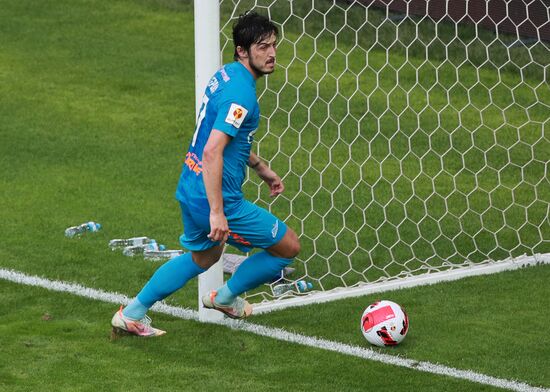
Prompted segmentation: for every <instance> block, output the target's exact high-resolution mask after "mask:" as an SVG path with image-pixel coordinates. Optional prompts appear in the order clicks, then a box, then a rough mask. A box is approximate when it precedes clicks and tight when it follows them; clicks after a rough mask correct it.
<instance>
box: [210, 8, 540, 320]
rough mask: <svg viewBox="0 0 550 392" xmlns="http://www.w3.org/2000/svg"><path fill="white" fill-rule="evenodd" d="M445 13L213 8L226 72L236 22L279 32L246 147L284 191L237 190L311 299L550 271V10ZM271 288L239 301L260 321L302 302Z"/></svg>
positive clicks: (249, 184) (258, 186) (252, 182)
mask: <svg viewBox="0 0 550 392" xmlns="http://www.w3.org/2000/svg"><path fill="white" fill-rule="evenodd" d="M452 3H453V2H450V3H449V5H447V2H446V1H437V0H436V1H430V2H426V1H416V0H412V1H397V0H396V1H390V0H386V1H332V0H331V1H329V0H307V1H306V0H304V1H289V0H257V1H254V0H222V1H221V3H220V16H221V23H220V29H221V38H220V39H221V50H222V61H223V62H224V63H226V62H229V61H232V56H233V46H232V45H233V44H232V39H231V28H232V26H233V23H234V21H235V19H236V18H237V17H238V16H239V14H242V13H243V12H245V11H246V10H249V9H254V10H256V11H258V12H259V13H263V14H265V15H268V16H269V17H270V18H271V19H272V20H274V21H275V22H276V23H277V25H278V26H279V29H280V36H279V44H278V53H277V63H278V67H277V70H276V71H275V73H273V74H272V75H269V76H267V77H264V78H262V79H260V80H258V96H259V101H260V108H261V112H262V117H261V123H260V128H259V132H258V133H257V136H256V143H255V145H254V147H253V148H254V151H256V152H257V153H258V155H259V156H261V157H262V158H263V159H264V160H266V161H267V162H268V163H269V165H270V166H271V167H272V168H273V169H274V170H275V171H276V172H277V173H278V174H279V175H280V176H281V177H282V178H283V181H284V183H285V187H286V191H285V193H284V194H282V195H280V196H278V197H277V198H275V199H271V198H270V197H269V195H268V190H267V187H265V185H262V183H261V181H260V180H259V179H258V178H255V176H253V175H250V176H249V177H248V179H247V181H246V184H245V192H246V196H247V198H248V199H249V200H251V201H254V202H256V203H258V204H259V205H261V206H263V207H265V208H267V209H268V210H270V211H272V212H273V213H274V214H275V215H277V216H278V217H280V218H281V219H282V220H284V221H285V222H286V223H287V224H288V225H289V226H290V227H292V228H293V229H294V230H295V231H296V232H297V233H298V235H299V237H300V240H301V244H302V250H301V253H300V255H299V257H298V258H297V259H296V260H295V263H294V265H293V267H294V268H295V269H296V270H295V271H294V272H293V273H292V274H291V275H289V276H288V277H287V278H288V279H290V280H299V279H304V280H306V281H309V282H312V283H313V285H314V291H313V292H312V294H309V295H310V296H313V297H315V296H317V297H319V295H325V296H327V295H328V297H331V296H332V297H334V296H333V295H332V294H333V293H335V292H336V293H341V295H342V296H345V295H346V294H345V293H347V292H353V291H354V290H355V291H357V289H361V288H364V287H374V286H375V285H377V284H381V283H386V282H393V281H399V282H408V281H411V280H415V279H416V280H419V281H422V279H423V278H424V277H425V276H432V275H438V276H439V274H450V276H452V275H453V273H454V272H456V271H466V270H471V269H475V267H477V266H487V265H491V266H492V265H494V264H499V263H508V264H510V263H511V264H514V263H515V262H517V260H519V258H520V257H521V256H523V255H526V256H527V257H528V258H529V260H531V261H534V262H539V261H545V262H548V255H547V254H545V252H550V220H549V212H550V207H549V206H550V182H549V178H548V162H549V161H550V120H549V114H550V88H549V85H548V78H549V71H550V70H549V63H550V50H549V46H548V45H549V43H550V42H549V41H548V40H549V39H550V23H549V22H548V19H549V12H550V11H549V6H548V5H547V4H548V3H544V2H542V1H541V0H533V1H530V2H524V1H515V0H502V1H493V2H479V3H480V4H478V5H476V7H477V8H476V9H469V8H468V6H467V4H468V2H464V1H459V2H455V5H454V6H453V7H455V8H451V7H452V6H451V4H452ZM470 3H471V2H470ZM428 4H429V6H428ZM491 4H492V5H491ZM461 7H462V8H461ZM480 7H481V8H480ZM541 17H542V19H541ZM522 260H523V259H522ZM426 274H429V275H426ZM272 288H273V284H271V285H265V286H263V287H261V288H259V289H258V290H256V291H254V292H249V293H247V298H248V300H249V301H251V302H254V303H256V305H257V307H258V308H262V306H263V304H264V303H266V306H267V307H264V308H266V309H267V308H269V307H270V306H272V305H273V304H278V303H283V302H285V301H288V300H289V298H290V301H292V298H291V297H292V296H296V294H297V293H287V294H285V295H283V296H282V297H275V296H274V295H273V291H272ZM319 293H321V294H319ZM299 297H300V298H303V295H300V296H299ZM258 305H259V306H258ZM272 307H273V306H272ZM275 307H276V306H275Z"/></svg>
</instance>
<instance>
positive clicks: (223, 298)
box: [216, 283, 236, 305]
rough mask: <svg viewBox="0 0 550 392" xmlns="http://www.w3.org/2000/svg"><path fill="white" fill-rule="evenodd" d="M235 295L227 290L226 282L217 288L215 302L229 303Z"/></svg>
mask: <svg viewBox="0 0 550 392" xmlns="http://www.w3.org/2000/svg"><path fill="white" fill-rule="evenodd" d="M235 297H236V295H235V294H233V293H232V292H231V290H229V287H227V283H226V284H224V285H223V286H222V287H220V288H219V289H218V294H216V303H218V304H221V305H229V304H231V303H232V302H233V300H234V299H235Z"/></svg>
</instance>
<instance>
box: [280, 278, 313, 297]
mask: <svg viewBox="0 0 550 392" xmlns="http://www.w3.org/2000/svg"><path fill="white" fill-rule="evenodd" d="M312 288H313V284H312V283H311V282H306V281H305V280H298V281H296V282H292V283H284V284H278V285H277V286H275V287H273V295H274V296H275V297H279V296H281V295H283V294H284V293H287V292H289V291H296V292H298V293H303V292H306V291H308V290H311V289H312Z"/></svg>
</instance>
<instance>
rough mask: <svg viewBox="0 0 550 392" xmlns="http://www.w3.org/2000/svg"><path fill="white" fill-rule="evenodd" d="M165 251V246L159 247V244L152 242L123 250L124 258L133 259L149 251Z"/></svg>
mask: <svg viewBox="0 0 550 392" xmlns="http://www.w3.org/2000/svg"><path fill="white" fill-rule="evenodd" d="M164 249H165V246H164V245H159V244H157V241H155V240H151V242H148V243H146V244H140V245H131V246H127V247H125V248H124V249H123V250H122V254H123V255H124V256H130V257H133V256H135V255H142V254H144V253H145V252H148V251H160V250H164Z"/></svg>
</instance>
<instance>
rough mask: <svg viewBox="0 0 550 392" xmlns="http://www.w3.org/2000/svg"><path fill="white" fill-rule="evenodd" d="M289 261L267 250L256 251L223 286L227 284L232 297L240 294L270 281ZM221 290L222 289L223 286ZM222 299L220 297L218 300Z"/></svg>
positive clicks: (290, 261)
mask: <svg viewBox="0 0 550 392" xmlns="http://www.w3.org/2000/svg"><path fill="white" fill-rule="evenodd" d="M290 263H292V259H284V258H281V257H275V256H272V255H271V254H269V253H268V252H267V251H262V252H259V253H256V254H254V255H252V256H250V257H249V258H247V259H246V260H245V261H243V263H242V264H241V265H240V266H239V268H237V271H235V273H234V274H233V276H232V277H231V278H230V279H229V280H228V281H227V283H226V284H225V286H227V288H228V289H229V291H230V293H231V294H232V295H233V296H234V297H235V296H238V295H241V294H242V293H244V292H245V291H248V290H251V289H253V288H255V287H258V286H259V285H261V284H262V283H265V282H269V281H271V279H273V277H274V276H275V275H277V274H278V273H280V272H281V270H282V269H283V268H285V267H286V266H287V265H289V264H290ZM221 290H223V287H222V289H221ZM221 290H220V291H221ZM218 295H219V292H218ZM234 297H233V298H234ZM222 299H223V298H222V297H220V300H222ZM216 302H218V296H216Z"/></svg>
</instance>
